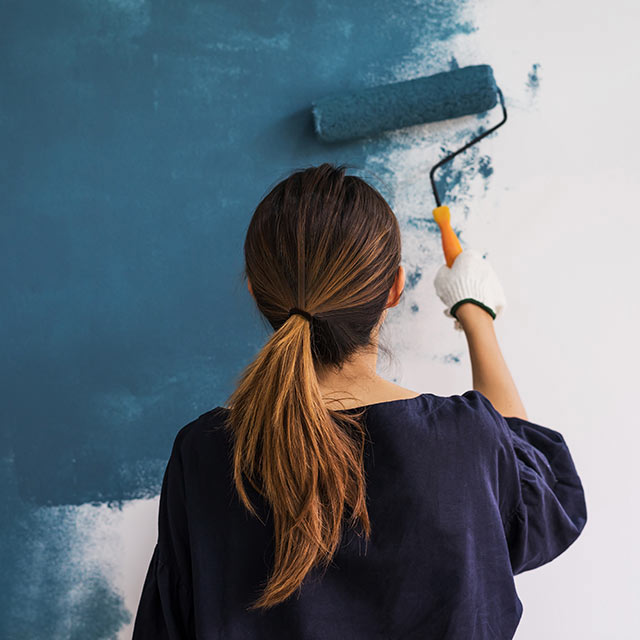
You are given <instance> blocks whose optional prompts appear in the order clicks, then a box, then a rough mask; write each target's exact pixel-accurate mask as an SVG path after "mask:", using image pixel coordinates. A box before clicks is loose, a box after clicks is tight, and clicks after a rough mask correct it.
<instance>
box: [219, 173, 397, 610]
mask: <svg viewBox="0 0 640 640" xmlns="http://www.w3.org/2000/svg"><path fill="white" fill-rule="evenodd" d="M400 253H401V242H400V227H399V225H398V221H397V219H396V217H395V215H394V213H393V211H392V210H391V208H390V207H389V205H388V203H387V202H386V200H385V199H384V198H383V197H382V195H380V193H379V192H378V191H377V190H376V189H374V188H373V187H372V186H371V185H369V184H368V183H367V182H365V181H364V180H362V179H361V178H358V177H356V176H347V175H345V166H344V165H340V166H338V167H334V166H332V165H330V164H328V163H324V164H322V165H320V166H318V167H310V168H308V169H304V170H300V171H297V172H295V173H293V174H291V175H290V176H289V177H288V178H286V179H285V180H282V181H281V182H280V183H278V184H277V185H276V186H275V187H274V188H273V189H272V190H271V191H270V192H269V193H268V194H267V195H266V196H265V197H264V198H263V199H262V201H261V202H260V203H259V204H258V206H257V208H256V210H255V212H254V214H253V217H252V218H251V222H250V224H249V228H248V229H247V236H246V239H245V244H244V255H245V264H246V269H245V275H246V277H247V279H248V284H249V288H250V290H251V293H252V295H253V297H254V299H255V302H256V305H257V307H258V309H259V311H260V312H261V314H262V315H263V316H264V317H265V318H266V319H267V320H268V322H269V324H270V325H271V327H272V328H273V330H274V331H273V334H271V336H270V337H269V339H268V340H267V342H266V344H265V345H264V347H263V348H262V350H261V351H260V353H259V354H258V355H257V357H256V359H255V360H254V361H253V362H252V363H251V364H250V365H249V366H248V367H247V368H246V369H245V370H244V371H243V373H242V375H241V377H240V379H239V382H238V385H237V387H236V389H235V391H234V392H233V394H232V395H231V396H230V397H229V399H228V402H227V405H228V408H229V415H228V420H227V427H228V429H229V431H230V432H231V434H232V440H233V453H232V464H233V480H234V484H235V487H236V490H237V493H238V496H239V499H240V502H241V503H242V504H243V505H244V507H246V509H247V510H248V511H249V512H250V513H251V514H252V515H254V516H255V517H258V518H259V516H258V514H257V512H256V509H255V508H254V506H253V505H252V504H251V500H250V499H249V497H248V494H247V491H246V490H245V485H244V481H245V479H246V480H248V481H249V482H250V483H251V485H252V486H253V488H254V489H255V490H256V491H257V492H258V493H259V494H260V495H261V496H262V497H263V498H264V501H265V503H266V506H268V507H269V508H270V511H271V513H272V515H273V526H274V538H275V554H274V555H275V557H274V565H273V568H272V571H271V572H270V574H269V576H268V579H267V581H266V583H265V584H264V585H263V586H264V591H263V592H262V593H261V594H260V596H259V597H258V599H257V600H255V601H254V602H252V603H251V606H250V607H249V610H255V609H269V608H270V607H273V606H274V605H277V604H278V603H280V602H283V601H284V600H286V599H287V598H288V597H289V596H290V595H291V594H293V593H294V592H295V591H296V589H298V588H299V587H300V586H301V585H302V582H303V580H304V578H305V576H306V575H307V573H308V572H309V571H310V570H311V569H312V568H313V567H316V566H320V567H323V568H324V569H325V570H326V568H328V566H329V565H330V563H331V559H332V557H333V555H334V554H335V551H336V550H337V548H338V546H339V544H340V542H341V539H342V533H343V530H342V526H343V524H344V523H345V522H346V523H347V524H348V525H349V526H350V527H354V526H355V525H356V524H358V523H359V524H360V528H361V531H358V532H357V533H358V535H362V533H364V535H365V537H366V540H368V539H369V537H370V533H371V524H370V522H369V514H368V512H367V506H366V490H365V471H364V447H365V444H366V441H367V438H366V429H365V427H364V426H363V424H362V423H361V421H360V418H361V417H362V415H363V414H364V412H365V409H364V408H361V409H359V410H349V412H346V411H337V410H332V409H329V408H328V407H327V406H326V403H325V400H324V398H323V397H322V393H321V387H320V382H319V377H318V376H319V375H320V379H322V376H323V374H324V373H325V372H339V371H340V370H341V369H342V367H343V365H344V364H345V363H347V362H349V361H350V360H351V359H352V358H354V357H356V356H357V355H359V354H361V353H363V352H366V351H368V350H369V349H370V348H371V349H377V348H378V346H379V347H380V349H382V350H383V351H384V352H386V351H387V350H386V348H385V347H384V345H378V344H377V333H378V329H379V327H380V324H381V319H383V313H384V310H385V309H386V308H387V306H388V302H389V293H390V291H391V289H392V287H393V285H394V282H395V278H396V275H397V273H398V269H399V266H400ZM297 305H300V308H298V307H297ZM294 306H295V308H296V309H297V310H298V311H302V310H306V312H310V313H312V314H313V315H312V316H310V317H307V316H306V314H305V312H304V311H302V314H300V313H293V315H291V314H290V315H287V312H288V310H291V309H292V307H294ZM374 337H375V339H374ZM345 515H347V516H348V518H345Z"/></svg>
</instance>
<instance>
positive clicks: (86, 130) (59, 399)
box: [0, 0, 491, 640]
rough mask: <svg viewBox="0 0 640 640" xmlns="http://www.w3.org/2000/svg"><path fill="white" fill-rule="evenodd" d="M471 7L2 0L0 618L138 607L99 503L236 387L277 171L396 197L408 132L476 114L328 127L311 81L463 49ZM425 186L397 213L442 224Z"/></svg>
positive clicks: (459, 134)
mask: <svg viewBox="0 0 640 640" xmlns="http://www.w3.org/2000/svg"><path fill="white" fill-rule="evenodd" d="M465 8H466V3H465V2H461V1H458V2H447V3H443V2H438V1H436V0H423V1H417V2H416V1H414V0H412V1H397V2H394V3H393V4H390V3H389V2H386V1H380V0H377V1H372V0H368V1H367V2H350V3H334V2H321V1H317V2H291V1H289V2H286V1H283V0H281V1H270V2H256V1H255V0H252V1H251V2H249V1H247V0H234V2H227V1H220V2H216V3H210V2H204V1H200V2H182V1H175V2H169V1H162V0H153V1H147V0H129V1H127V0H111V1H110V2H104V1H99V0H63V1H61V2H56V3H51V2H45V1H43V0H40V1H35V0H34V1H31V2H24V1H22V0H7V1H5V2H4V3H3V18H2V27H1V29H2V37H1V38H0V80H1V81H2V85H3V95H2V101H1V102H0V135H1V142H2V148H3V151H4V153H3V154H2V158H1V159H0V182H1V183H2V185H3V191H2V207H1V209H2V234H1V239H0V242H2V247H1V249H2V251H0V264H1V267H2V272H3V274H5V276H6V278H5V287H4V289H3V296H2V297H3V299H2V306H3V309H4V313H3V316H2V331H3V336H4V338H5V339H3V341H2V345H3V347H2V349H3V353H2V355H3V362H5V363H6V364H8V365H9V367H8V369H6V370H5V371H4V373H3V377H2V387H3V390H4V393H5V397H4V400H3V415H2V447H3V449H2V478H3V482H2V488H1V489H0V491H1V492H2V494H1V499H2V509H3V518H2V519H1V524H0V527H1V529H2V535H3V545H2V551H1V556H0V561H1V562H2V566H3V572H2V577H1V578H0V581H1V587H2V592H3V594H4V598H3V603H2V605H1V606H2V611H1V612H0V636H1V637H3V638H18V637H19V638H24V637H29V638H30V639H32V640H39V639H40V638H42V639H45V638H46V639H48V640H49V639H52V638H92V639H98V638H112V637H115V635H116V634H117V631H118V629H119V628H121V627H122V625H123V624H124V623H126V622H130V612H128V611H127V609H126V608H125V607H124V606H123V600H122V595H121V594H120V593H119V592H118V591H117V590H116V589H115V587H114V586H113V580H114V578H113V577H112V575H111V574H110V573H109V571H108V570H107V569H105V567H107V566H108V565H109V562H108V557H111V556H112V555H113V556H115V557H116V558H117V551H113V553H111V551H109V550H104V549H102V548H101V547H100V545H99V543H98V542H96V541H95V539H94V538H92V537H91V536H88V535H87V532H88V531H95V530H99V529H100V527H102V526H103V524H100V522H102V521H100V520H96V521H91V518H92V517H95V515H94V516H88V515H86V514H87V513H93V514H96V513H103V512H102V511H101V509H102V506H101V505H106V507H105V508H106V509H107V511H112V512H113V514H114V517H115V516H117V511H118V507H119V506H120V505H121V504H122V501H127V500H131V499H134V498H143V497H150V496H154V495H156V494H157V493H158V491H159V488H160V482H161V476H162V471H163V469H164V466H165V464H166V460H167V458H168V454H169V447H170V445H171V442H172V440H173V437H174V435H175V433H176V431H177V429H178V428H179V427H180V426H182V425H183V424H185V423H186V422H187V421H189V420H191V419H192V418H194V417H196V416H197V415H199V414H200V413H202V412H204V411H206V410H208V409H209V408H211V407H212V406H215V405H216V404H221V403H222V402H223V401H224V399H225V398H226V396H227V395H228V393H229V392H230V391H231V389H232V386H233V381H234V376H235V375H236V374H237V373H238V372H239V370H240V369H241V367H242V366H244V364H246V363H247V361H248V360H249V358H250V357H251V356H252V355H253V354H254V353H255V351H256V350H257V348H258V347H259V346H260V345H261V344H262V342H263V339H264V334H263V333H262V332H261V331H260V323H259V322H258V321H257V318H256V315H255V313H254V312H253V308H252V305H251V300H250V297H249V296H248V294H247V292H246V290H245V288H244V283H243V282H242V281H241V279H240V276H239V274H240V271H241V269H242V262H241V257H242V242H243V239H244V232H245V230H246V226H247V224H248V220H249V218H250V215H251V213H252V210H253V208H254V207H255V205H256V204H257V202H258V201H259V199H260V198H261V197H262V196H263V195H264V194H265V192H266V190H267V188H268V186H269V185H273V184H274V183H275V182H276V181H278V180H279V179H281V178H282V177H284V175H286V174H288V173H289V172H290V171H291V170H292V169H294V168H298V167H300V166H306V165H309V164H317V163H320V162H322V161H333V162H347V163H349V164H350V165H352V166H354V167H355V172H356V173H357V172H359V171H360V170H362V173H363V176H364V177H367V178H371V179H372V181H373V182H374V184H375V185H376V186H377V187H378V188H379V189H380V190H381V191H382V193H383V195H385V196H386V197H387V198H388V199H389V201H390V203H391V204H392V206H393V205H394V203H395V202H397V203H398V206H399V207H400V208H402V201H401V200H398V196H397V192H398V191H399V190H400V186H399V185H398V184H397V183H396V181H397V176H398V175H402V163H401V164H400V165H398V167H397V168H390V167H393V161H394V154H404V157H405V158H406V156H407V154H411V152H412V149H414V150H415V149H417V148H419V147H421V148H422V149H424V148H425V145H426V146H427V147H429V146H430V147H433V144H434V141H436V140H437V141H438V142H436V146H435V147H433V148H435V149H436V150H437V145H438V144H440V143H442V144H443V150H444V149H445V147H446V149H453V148H455V147H456V146H457V145H459V144H462V143H463V142H464V140H465V138H467V139H468V136H469V135H470V134H471V132H472V130H474V129H475V126H476V125H475V124H471V125H470V124H469V122H472V123H475V122H476V121H475V119H474V118H469V119H466V120H465V122H464V123H462V124H460V125H459V127H458V128H457V129H456V131H455V132H453V133H452V131H451V128H450V126H449V124H448V123H444V125H443V126H440V127H438V128H436V129H435V130H434V131H432V132H430V131H429V130H426V129H424V128H420V127H417V128H414V129H413V130H412V131H411V132H410V133H408V134H404V135H401V136H395V135H394V134H389V135H385V136H382V137H381V138H380V139H379V140H372V141H369V142H368V143H367V144H363V143H353V144H345V145H335V146H331V147H327V146H325V145H323V144H321V143H320V142H319V141H318V140H316V139H315V137H314V134H313V130H312V121H311V114H310V110H309V105H310V103H311V101H312V100H313V99H315V98H316V97H320V96H323V95H326V94H328V93H332V92H336V91H343V90H349V89H358V88H362V87H366V86H372V85H375V84H380V83H385V82H391V81H395V80H401V79H407V78H410V77H415V76H418V75H426V74H430V73H434V72H437V71H442V70H446V69H448V68H456V66H458V63H457V61H456V59H455V58H451V55H450V51H449V50H450V42H451V41H452V39H453V38H455V37H459V36H464V35H467V34H471V33H473V32H474V26H473V24H472V23H471V22H470V20H469V19H468V16H467V14H466V12H465ZM475 62H490V61H484V60H476V61H475ZM465 64H467V63H466V62H465ZM425 136H426V138H425ZM435 159H436V156H433V157H432V158H431V159H430V161H435ZM490 167H491V163H490V160H489V158H488V157H485V156H484V155H480V154H479V153H478V152H475V153H473V154H470V155H469V156H468V157H465V158H464V159H462V158H461V159H460V162H459V163H457V164H456V166H455V167H450V168H449V169H447V171H444V172H443V173H442V175H441V176H440V177H439V184H440V185H441V188H442V189H444V190H445V192H446V194H447V198H448V199H449V200H448V201H449V202H455V201H456V200H458V199H460V198H463V197H464V195H465V193H466V189H467V183H468V182H469V181H472V180H476V179H477V177H476V172H477V173H478V174H479V179H481V180H482V181H483V182H484V184H485V186H486V184H487V180H488V179H489V176H490V175H491V168H490ZM377 178H379V179H380V180H379V181H376V180H377ZM420 183H421V184H422V185H424V176H422V177H421V178H420ZM421 189H422V187H421ZM412 193H413V194H414V196H413V197H418V196H419V197H421V198H423V201H422V202H421V203H418V202H417V201H416V200H415V199H414V200H413V204H419V206H420V210H421V212H419V211H417V210H414V211H413V213H412V215H411V216H404V217H403V218H402V227H403V233H406V234H412V233H414V232H417V233H420V232H426V233H428V234H431V235H434V234H437V227H434V225H433V224H432V220H430V219H429V218H430V212H431V208H432V207H433V201H432V199H431V198H430V196H429V193H428V191H425V190H422V191H421V190H420V189H417V188H416V189H413V190H412ZM465 215H466V213H465ZM457 220H458V221H460V218H457ZM406 255H407V256H408V262H409V264H407V270H408V273H409V275H410V277H409V281H408V287H409V288H412V287H417V286H418V285H419V284H420V285H421V284H422V283H421V276H422V271H421V268H420V265H419V264H413V265H412V264H411V261H412V257H411V247H410V246H408V248H407V251H406ZM411 311H412V312H413V313H414V314H418V312H419V305H418V304H417V302H413V304H412V306H411ZM83 514H85V516H83ZM83 517H84V520H83ZM87 519H88V520H89V521H87ZM81 522H82V525H81V524H80V523H81ZM105 526H106V525H105ZM92 544H93V545H94V546H93V547H92V546H91V545H92ZM101 553H102V554H103V556H104V557H103V563H102V564H101V563H100V562H97V561H95V558H96V557H100V554H101Z"/></svg>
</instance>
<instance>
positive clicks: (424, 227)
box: [407, 216, 461, 239]
mask: <svg viewBox="0 0 640 640" xmlns="http://www.w3.org/2000/svg"><path fill="white" fill-rule="evenodd" d="M407 224H408V225H410V226H412V227H413V228H414V229H419V230H420V231H427V232H428V233H435V234H439V233H440V227H439V226H438V223H437V222H436V221H435V220H434V219H433V217H431V218H421V217H419V216H411V217H409V218H408V219H407ZM452 228H453V231H454V232H455V234H456V235H457V236H458V239H460V233H461V231H460V230H459V229H456V227H454V226H453V225H452Z"/></svg>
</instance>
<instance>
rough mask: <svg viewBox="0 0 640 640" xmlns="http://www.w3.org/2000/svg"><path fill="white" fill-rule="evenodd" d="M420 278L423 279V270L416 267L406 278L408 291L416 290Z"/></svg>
mask: <svg viewBox="0 0 640 640" xmlns="http://www.w3.org/2000/svg"><path fill="white" fill-rule="evenodd" d="M434 222H435V220H434ZM420 278H422V269H420V267H416V268H415V270H414V271H412V272H411V273H410V274H408V275H407V278H406V283H407V284H406V286H407V289H413V288H415V286H416V285H417V284H418V282H420Z"/></svg>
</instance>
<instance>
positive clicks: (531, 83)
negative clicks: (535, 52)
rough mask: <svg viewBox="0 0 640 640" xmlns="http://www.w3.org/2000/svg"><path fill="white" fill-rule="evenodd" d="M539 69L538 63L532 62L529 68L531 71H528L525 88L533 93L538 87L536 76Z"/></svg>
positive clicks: (538, 79) (538, 82)
mask: <svg viewBox="0 0 640 640" xmlns="http://www.w3.org/2000/svg"><path fill="white" fill-rule="evenodd" d="M539 69H540V63H539V62H534V64H533V66H532V67H531V71H529V75H528V76H527V87H529V89H530V90H531V91H532V93H535V92H536V91H537V90H538V88H539V87H540V76H539V75H538V71H539Z"/></svg>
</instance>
